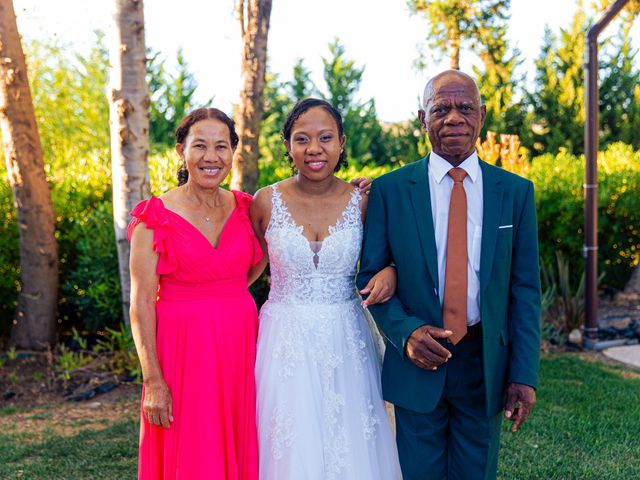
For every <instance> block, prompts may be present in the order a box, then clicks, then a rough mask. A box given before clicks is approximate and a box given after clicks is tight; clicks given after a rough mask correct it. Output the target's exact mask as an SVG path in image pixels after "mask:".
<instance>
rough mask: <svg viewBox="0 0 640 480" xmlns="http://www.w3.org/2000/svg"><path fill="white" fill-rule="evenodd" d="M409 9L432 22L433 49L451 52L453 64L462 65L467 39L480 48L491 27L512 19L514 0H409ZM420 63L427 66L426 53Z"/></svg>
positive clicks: (430, 42)
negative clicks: (510, 17) (462, 50)
mask: <svg viewBox="0 0 640 480" xmlns="http://www.w3.org/2000/svg"><path fill="white" fill-rule="evenodd" d="M407 3H408V6H409V10H410V11H411V12H412V13H414V14H419V15H421V16H423V17H425V18H426V19H427V21H428V22H429V32H428V35H427V38H428V39H429V40H428V42H427V44H428V47H429V49H431V50H432V52H434V53H435V52H439V53H441V54H447V55H448V56H449V65H450V67H451V68H452V69H454V70H459V69H460V49H461V48H462V46H463V44H464V43H468V44H469V46H471V47H472V48H476V47H477V46H478V45H479V44H481V43H482V40H483V39H482V35H483V33H484V32H486V31H487V30H493V29H495V28H499V27H500V26H501V25H503V24H505V23H506V21H507V20H508V10H509V6H510V4H511V1H510V0H433V1H430V0H408V1H407ZM421 57H422V58H419V59H418V61H417V63H418V66H419V67H424V64H425V59H424V57H423V56H421Z"/></svg>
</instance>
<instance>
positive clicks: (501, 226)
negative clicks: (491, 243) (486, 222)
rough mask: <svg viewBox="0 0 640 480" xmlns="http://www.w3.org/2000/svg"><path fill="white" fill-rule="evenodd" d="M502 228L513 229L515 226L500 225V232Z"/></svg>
mask: <svg viewBox="0 0 640 480" xmlns="http://www.w3.org/2000/svg"><path fill="white" fill-rule="evenodd" d="M501 228H513V225H500V226H499V227H498V230H500V229H501Z"/></svg>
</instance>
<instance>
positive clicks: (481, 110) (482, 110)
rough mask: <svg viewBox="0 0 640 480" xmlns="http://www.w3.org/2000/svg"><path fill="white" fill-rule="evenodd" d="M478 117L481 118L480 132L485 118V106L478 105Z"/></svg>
mask: <svg viewBox="0 0 640 480" xmlns="http://www.w3.org/2000/svg"><path fill="white" fill-rule="evenodd" d="M480 116H481V118H482V125H480V130H482V127H484V119H485V118H487V106H486V105H480Z"/></svg>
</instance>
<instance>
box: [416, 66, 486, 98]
mask: <svg viewBox="0 0 640 480" xmlns="http://www.w3.org/2000/svg"><path fill="white" fill-rule="evenodd" d="M448 83H463V84H466V85H468V86H469V87H470V88H471V89H472V91H473V92H475V93H476V95H477V100H478V103H482V101H481V99H480V90H479V89H478V85H476V82H475V80H474V79H473V78H471V77H470V76H469V75H467V74H466V73H464V72H461V71H460V70H445V71H444V72H440V73H439V74H437V75H436V76H435V77H432V78H431V79H429V81H428V82H427V84H426V85H425V87H424V92H423V94H422V105H423V106H424V107H426V106H427V102H428V101H429V99H430V98H433V95H434V93H435V91H436V90H437V89H438V88H439V87H441V86H442V85H444V84H448Z"/></svg>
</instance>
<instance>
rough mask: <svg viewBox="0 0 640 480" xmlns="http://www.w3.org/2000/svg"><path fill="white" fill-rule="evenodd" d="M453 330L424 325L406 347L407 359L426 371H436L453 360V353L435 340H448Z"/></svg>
mask: <svg viewBox="0 0 640 480" xmlns="http://www.w3.org/2000/svg"><path fill="white" fill-rule="evenodd" d="M452 334H453V332H452V331H451V330H443V329H442V328H437V327H432V326H430V325H424V326H422V327H419V328H416V329H415V330H414V331H413V333H412V334H411V336H410V337H409V340H407V345H406V347H405V350H406V354H407V357H409V359H410V360H411V361H412V362H413V363H415V364H416V365H417V366H419V367H420V368H422V369H424V370H429V371H432V370H436V369H437V368H438V367H439V366H440V365H442V364H443V363H444V362H446V361H447V360H449V359H450V358H451V352H449V350H447V349H446V348H444V347H443V346H442V345H440V344H439V343H438V342H436V341H435V340H434V338H447V337H449V336H451V335H452Z"/></svg>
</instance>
